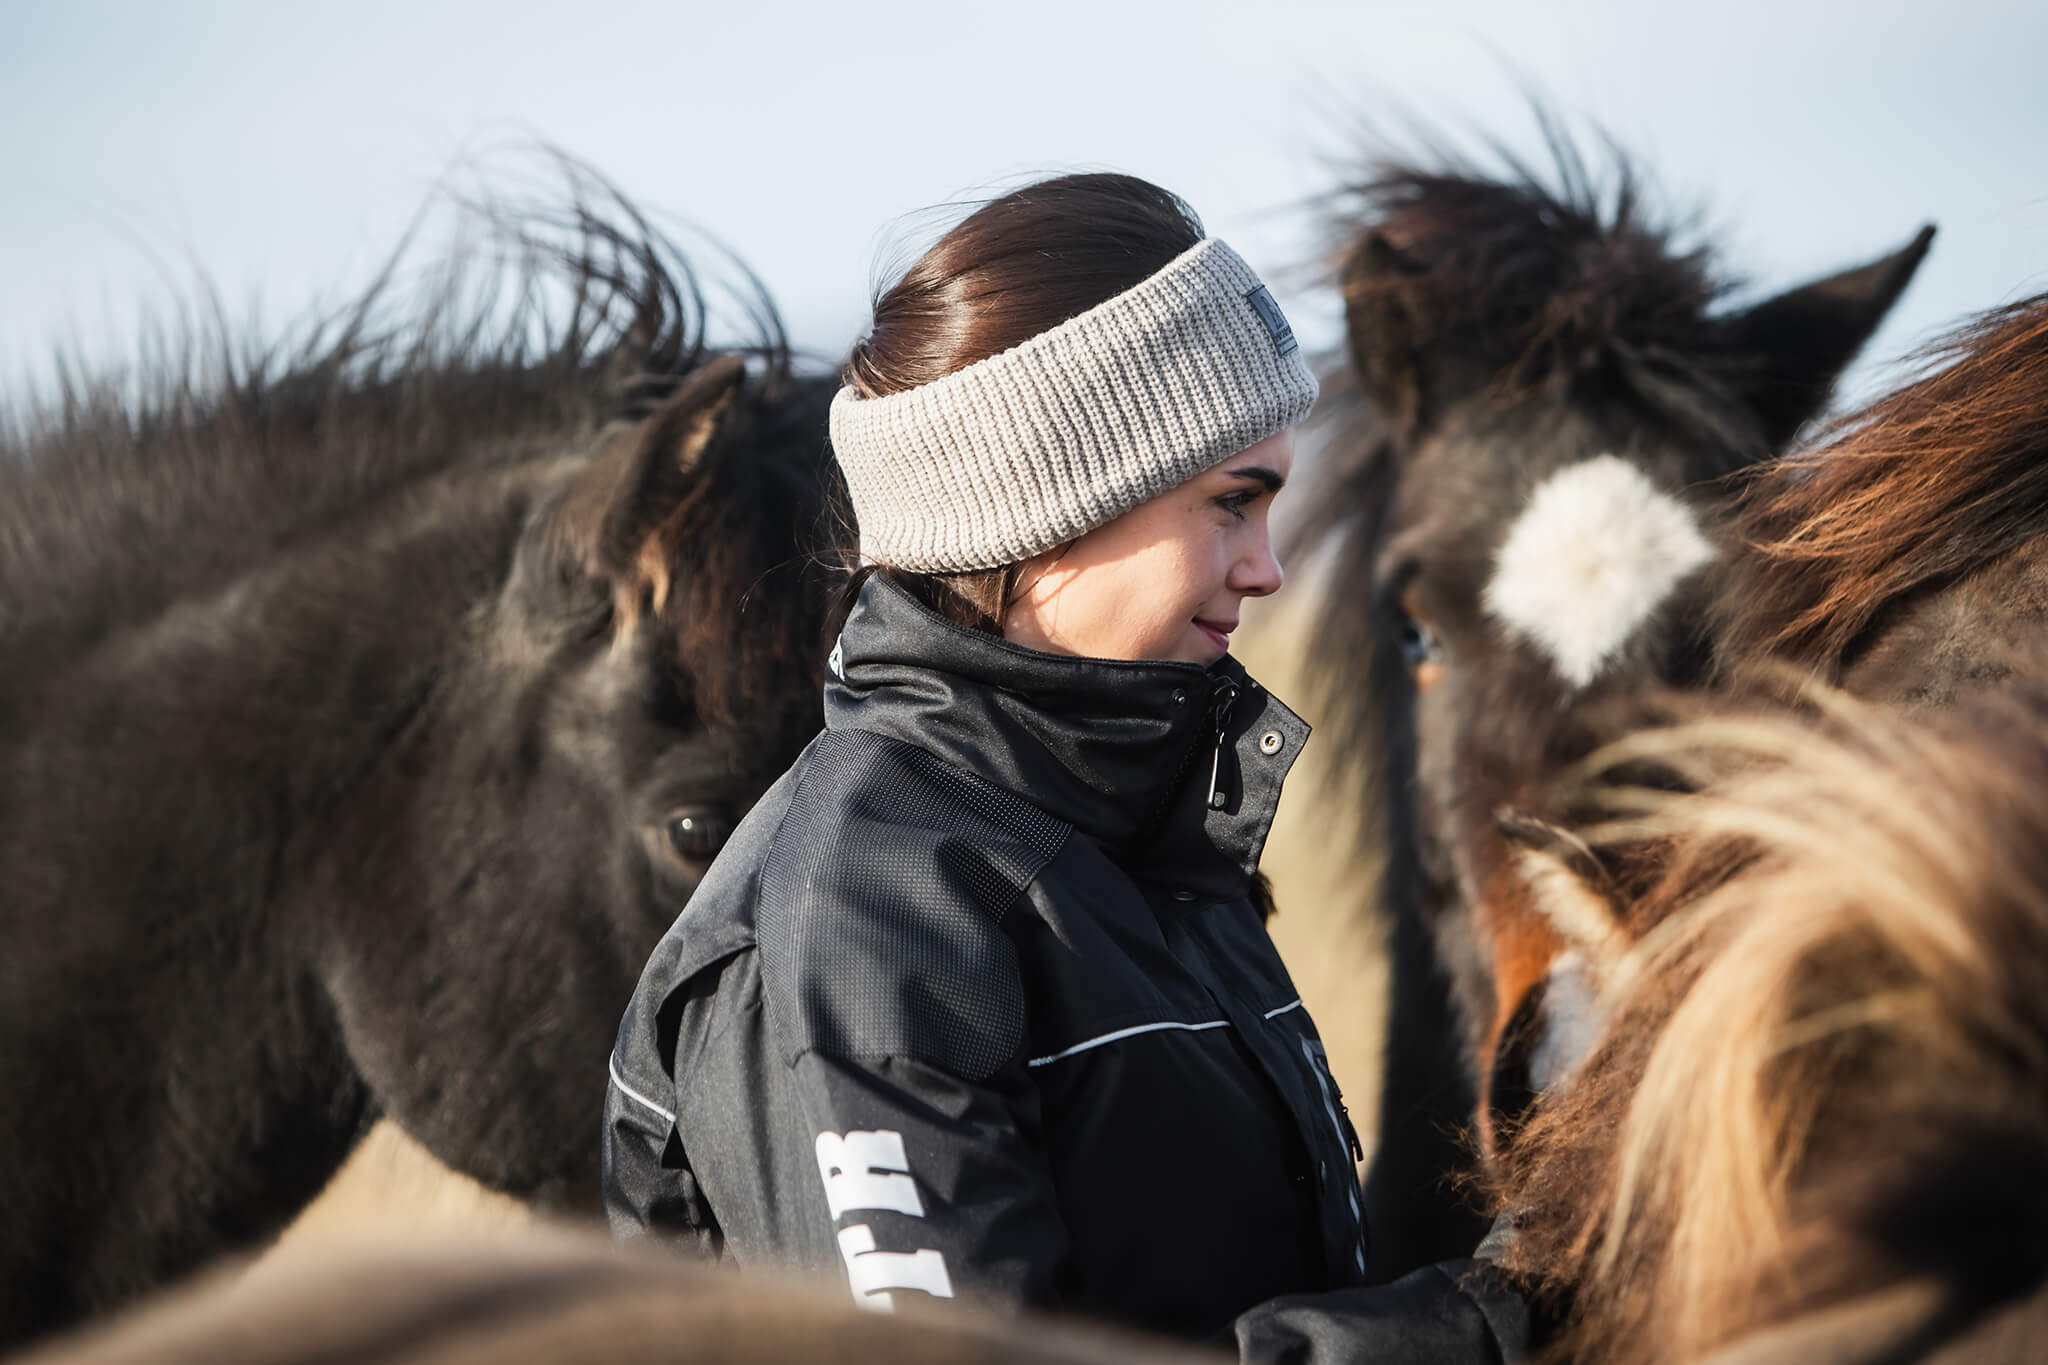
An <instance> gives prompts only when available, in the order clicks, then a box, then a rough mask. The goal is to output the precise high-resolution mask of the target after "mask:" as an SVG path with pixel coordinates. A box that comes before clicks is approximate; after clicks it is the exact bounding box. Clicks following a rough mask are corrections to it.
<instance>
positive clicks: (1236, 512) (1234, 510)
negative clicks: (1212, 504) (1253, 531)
mask: <svg viewBox="0 0 2048 1365" xmlns="http://www.w3.org/2000/svg"><path fill="white" fill-rule="evenodd" d="M1257 496H1258V494H1256V493H1253V492H1250V491H1249V490H1248V491H1246V492H1243V493H1226V494H1224V495H1223V496H1222V497H1220V498H1218V499H1216V505H1217V506H1218V507H1221V508H1222V509H1223V510H1224V511H1226V512H1228V513H1230V515H1232V516H1233V517H1236V518H1237V519H1238V520H1239V521H1243V520H1244V509H1245V508H1247V507H1249V506H1251V505H1252V499H1253V498H1255V497H1257Z"/></svg>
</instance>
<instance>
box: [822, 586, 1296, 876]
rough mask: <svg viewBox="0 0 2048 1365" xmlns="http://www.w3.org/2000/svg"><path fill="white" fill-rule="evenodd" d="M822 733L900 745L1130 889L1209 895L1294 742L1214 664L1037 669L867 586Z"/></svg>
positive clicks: (1251, 835) (1268, 805)
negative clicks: (1071, 831) (1105, 865)
mask: <svg viewBox="0 0 2048 1365" xmlns="http://www.w3.org/2000/svg"><path fill="white" fill-rule="evenodd" d="M1225 698H1229V701H1228V707H1227V711H1226V712H1225V713H1224V714H1223V715H1222V720H1223V726H1222V737H1223V742H1222V750H1223V753H1222V757H1221V760H1220V762H1219V761H1218V759H1217V747H1218V746H1217V734H1218V727H1217V719H1218V708H1219V705H1220V704H1222V703H1223V701H1224V699H1225ZM825 724H826V726H827V728H829V729H860V730H869V731H875V732H878V733H881V734H885V735H889V736H890V737H892V738H895V739H898V740H901V741H902V742H904V743H907V744H911V745H915V746H916V747H918V748H920V749H923V750H925V751H926V752H928V753H930V754H932V755H934V756H935V757H937V758H940V759H942V760H944V761H945V762H947V763H951V764H954V765H955V766H958V767H961V768H965V769H967V770H968V771H970V772H973V773H975V774H976V775H977V776H979V777H982V778H984V779H986V780H988V781H990V782H993V783H995V784H996V785H998V786H1000V787H1002V788H1004V789H1005V790H1007V791H1010V792H1012V793H1014V794H1016V795H1018V796H1020V797H1022V798H1024V799H1025V800H1027V801H1030V802H1031V803H1032V804H1033V805H1035V806H1037V807H1039V808H1040V809H1041V810H1044V811H1045V812H1046V813H1047V814H1049V815H1052V816H1054V817H1056V818H1058V819H1061V820H1064V821H1066V822H1067V823H1069V824H1071V825H1073V826H1074V827H1075V828H1077V829H1079V830H1081V831H1082V832H1083V833H1086V834H1088V835H1090V836H1091V837H1093V838H1095V839H1096V840H1097V841H1099V842H1100V843H1102V844H1103V845H1105V846H1106V847H1108V848H1109V849H1111V850H1112V851H1113V852H1114V853H1115V854H1116V855H1117V857H1118V859H1119V861H1121V862H1123V863H1124V865H1125V866H1126V867H1127V868H1129V869H1131V870H1132V871H1133V872H1134V873H1136V874H1139V875H1157V876H1159V877H1160V878H1161V879H1162V880H1170V881H1172V882H1174V883H1175V884H1176V885H1179V886H1183V887H1187V888H1189V889H1193V890H1197V891H1207V892H1211V893H1214V894H1230V893H1232V892H1234V891H1237V890H1241V889H1242V886H1243V883H1244V880H1245V878H1246V877H1248V876H1249V875H1250V873H1251V872H1252V871H1254V870H1255V869H1256V868H1257V866H1258V858H1259V853H1260V850H1261V849H1262V848H1263V846H1264V843H1265V836H1266V831H1267V830H1268V828H1270V826H1271V823H1272V816H1273V807H1274V806H1275V805H1276V804H1277V803H1278V801H1279V796H1280V780H1281V778H1283V777H1284V776H1285V774H1286V770H1287V767H1288V766H1289V765H1291V764H1292V762H1293V760H1294V756H1295V754H1297V753H1298V752H1299V751H1300V747H1301V743H1302V741H1303V740H1305V739H1306V738H1307V736H1308V727H1307V725H1306V724H1304V723H1303V722H1302V721H1301V719H1300V718H1299V717H1298V716H1295V715H1294V713H1293V712H1291V711H1288V710H1287V708H1286V707H1284V706H1281V705H1280V704H1279V702H1277V701H1275V700H1273V699H1272V698H1271V696H1270V695H1269V694H1267V693H1266V692H1265V691H1264V689H1263V688H1260V687H1259V685H1258V684H1257V683H1255V682H1253V681H1252V680H1251V679H1250V677H1249V676H1248V675H1247V674H1246V673H1245V671H1244V668H1243V666H1242V665H1241V664H1239V663H1238V662H1237V660H1235V659H1234V658H1231V657H1229V656H1228V655H1226V656H1225V657H1224V658H1222V659H1221V660H1219V661H1218V662H1217V663H1216V664H1214V665H1212V666H1211V667H1209V668H1206V669H1205V668H1203V667H1202V666H1200V665H1199V664H1191V663H1172V662H1129V661H1124V660H1116V659H1090V658H1079V657H1075V656H1071V655H1064V654H1047V653H1042V652H1040V651H1038V650H1033V649H1026V648H1024V647H1023V646H1020V645H1014V644H1010V643H1009V642H1007V641H1005V640H1002V639H999V638H997V637H995V636H991V635H984V634H982V633H980V632H978V631H972V630H968V629H966V628H965V627H963V626H958V625H955V624H954V623H952V622H950V621H948V620H946V619H945V618H943V617H941V616H939V615H938V614H937V613H935V612H933V611H932V610H931V609H930V608H928V607H926V606H925V605H924V604H923V603H922V602H919V601H918V600H917V599H916V598H915V597H913V596H911V594H910V593H909V592H907V591H905V590H904V589H903V588H901V587H900V586H898V585H897V584H895V583H892V582H890V581H889V580H888V579H887V578H886V577H884V576H883V575H881V574H879V573H877V574H873V575H871V576H870V577H869V578H868V580H867V582H866V583H865V584H863V585H862V587H861V590H860V594H859V597H858V599H857V600H856V602H855V604H854V608H853V611H852V613H851V614H850V615H849V616H848V617H847V621H846V625H845V628H844V629H843V630H842V631H841V632H840V636H839V641H838V643H837V644H836V645H835V646H834V648H833V651H832V659H831V663H830V666H829V668H828V676H827V677H826V680H825ZM1269 735H1273V736H1278V737H1279V739H1278V744H1277V746H1276V744H1275V740H1274V739H1273V738H1269V737H1268V736H1269ZM1262 741H1263V742H1262ZM1212 772H1214V774H1215V776H1216V779H1217V780H1216V784H1215V785H1216V789H1217V792H1218V798H1217V799H1218V801H1219V802H1220V805H1218V806H1216V807H1215V808H1212V806H1211V802H1210V792H1211V783H1212Z"/></svg>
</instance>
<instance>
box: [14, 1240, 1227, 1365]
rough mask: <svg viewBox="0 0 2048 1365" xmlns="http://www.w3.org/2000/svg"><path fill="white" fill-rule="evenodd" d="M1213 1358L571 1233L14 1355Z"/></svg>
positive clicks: (995, 1362)
mask: <svg viewBox="0 0 2048 1365" xmlns="http://www.w3.org/2000/svg"><path fill="white" fill-rule="evenodd" d="M1215 1359H1218V1357H1216V1356H1212V1355H1210V1354H1207V1353H1203V1352H1196V1351H1192V1350H1188V1349H1185V1348H1176V1347H1173V1346H1170V1345H1167V1344H1164V1343H1159V1342H1153V1341H1148V1340H1145V1339H1142V1338H1139V1337H1136V1336H1131V1335H1128V1334H1123V1333H1118V1332H1112V1331H1108V1330H1105V1329H1100V1328H1084V1327H1080V1326H1076V1325H1071V1324H1067V1323H1061V1322H1053V1321H1034V1322H1030V1323H1028V1324H1027V1323H1020V1322H1018V1321H1017V1320H1016V1319H1014V1318H1005V1317H996V1316H992V1315H983V1314H976V1313H971V1312H963V1311H960V1310H958V1309H951V1308H950V1306H939V1307H927V1308H924V1309H923V1310H920V1309H919V1308H918V1307H917V1306H915V1305H907V1306H905V1307H904V1308H903V1309H902V1310H901V1312H900V1313H872V1312H867V1311H864V1310H862V1309H860V1308H857V1307H855V1306H854V1305H853V1304H851V1303H849V1302H847V1300H846V1295H845V1293H844V1292H843V1291H838V1292H832V1291H827V1290H825V1289H823V1288H810V1287H802V1286H797V1285H778V1284H775V1283H774V1282H772V1281H768V1282H763V1281H760V1280H757V1279H753V1278H744V1279H742V1278H738V1277H735V1276H733V1275H730V1274H726V1273H721V1272H718V1271H713V1270H710V1269H707V1268H704V1267H701V1266H690V1265H687V1264H683V1263H680V1262H678V1261H676V1260H675V1259H674V1258H673V1257H667V1256H654V1255H649V1254H646V1253H644V1252H643V1253H641V1254H638V1255H636V1254H634V1253H632V1252H630V1251H626V1250H623V1249H621V1248H618V1247H615V1246H611V1245H608V1244H605V1243H600V1242H585V1241H581V1240H570V1239H565V1238H551V1239H532V1240H525V1241H516V1242H513V1243H510V1244H498V1245H483V1246H463V1245H450V1246H446V1247H438V1248H402V1249H401V1248H391V1247H385V1248H382V1249H377V1250H371V1249H367V1248H364V1249H357V1250H354V1251H348V1252H335V1253H330V1254H328V1255H325V1256H322V1257H319V1258H314V1259H311V1260H307V1261H304V1262H293V1263H288V1264H286V1265H285V1266H282V1267H259V1268H258V1269H256V1270H254V1271H252V1272H249V1273H248V1274H247V1275H246V1276H239V1275H238V1274H237V1273H236V1272H226V1273H222V1274H218V1275H215V1276H212V1277H209V1279H208V1280H207V1281H205V1282H202V1283H200V1284H199V1285H196V1286H194V1287H192V1288H189V1289H186V1290H183V1291H181V1292H179V1293H177V1294H174V1295H171V1296H169V1297H167V1298H164V1299H161V1300H159V1301H157V1302H155V1303H152V1304H150V1305H148V1306H146V1307H145V1308H143V1309H141V1310H139V1311H134V1312H130V1313H128V1314H126V1315H124V1316H123V1317H122V1318H120V1319H119V1320H117V1321H115V1322H114V1323H111V1324H109V1325H107V1326H104V1327H101V1328H98V1329H96V1330H94V1331H92V1332H89V1333H85V1334H81V1335H79V1336H76V1337H73V1338H70V1339H66V1340H61V1341H57V1342H53V1343H51V1344H50V1345H48V1346H47V1347H45V1348H44V1349H42V1350H40V1351H37V1352H35V1353H34V1354H32V1355H29V1356H27V1357H23V1358H22V1359H21V1361H20V1365H371V1363H372V1362H376V1363H377V1365H395V1362H400V1361H403V1362H405V1363H406V1365H483V1362H490V1365H584V1363H586V1362H587V1365H600V1363H603V1365H609V1362H613V1361H620V1360H631V1361H637V1362H643V1363H644V1365H761V1362H763V1361H775V1362H783V1361H787V1362H790V1363H791V1365H856V1362H868V1361H876V1360H887V1361H891V1362H894V1363H895V1365H942V1362H943V1363H945V1365H1167V1362H1171V1361H1181V1362H1193V1361H1210V1360H1215Z"/></svg>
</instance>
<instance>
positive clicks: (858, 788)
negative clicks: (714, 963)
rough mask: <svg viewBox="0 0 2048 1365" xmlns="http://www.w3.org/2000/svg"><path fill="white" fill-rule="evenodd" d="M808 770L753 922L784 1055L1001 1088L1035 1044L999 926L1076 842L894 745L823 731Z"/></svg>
mask: <svg viewBox="0 0 2048 1365" xmlns="http://www.w3.org/2000/svg"><path fill="white" fill-rule="evenodd" d="M808 757H809V762H808V763H807V764H806V767H805V771H804V774H803V778H802V780H801V781H800V782H799V783H798V784H797V787H796V790H795V792H794V793H793V794H792V796H791V800H790V806H789V810H788V813H787V815H786V817H785V819H784V820H783V822H782V825H781V828H780V830H779V831H778V833H777V835H776V839H775V843H774V846H773V848H772V849H771V850H770V852H769V856H768V860H767V865H766V866H765V868H764V869H763V871H762V878H761V897H760V902H759V905H758V906H757V910H756V913H757V926H756V927H757V932H758V936H759V944H760V952H761V972H762V984H763V988H764V994H765V996H766V999H767V1001H768V1005H769V1009H770V1011H771V1012H772V1013H773V1015H774V1016H775V1019H776V1021H777V1025H778V1028H779V1029H780V1031H781V1033H782V1039H783V1043H784V1046H785V1051H786V1055H787V1056H788V1058H789V1059H791V1060H794V1059H795V1057H797V1056H798V1055H800V1054H801V1053H803V1052H804V1051H806V1050H813V1049H814V1050H816V1051H819V1052H822V1053H825V1054H827V1055H832V1056H839V1057H847V1058H855V1057H878V1056H891V1057H908V1058H913V1059H915V1060H917V1061H921V1062H924V1063H926V1064H928V1065H932V1066H936V1067H940V1068H942V1069H944V1070H946V1071H948V1072H951V1073H953V1074H955V1075H958V1076H961V1077H962V1078H964V1079H967V1080H981V1079H984V1078H986V1077H987V1076H990V1075H992V1074H994V1072H995V1071H997V1070H998V1069H999V1068H1001V1067H1002V1066H1003V1064H1004V1063H1006V1062H1008V1061H1010V1060H1011V1059H1012V1058H1013V1057H1014V1056H1015V1055H1016V1054H1017V1051H1018V1049H1019V1048H1020V1047H1021V1046H1022V1043H1023V1040H1024V1017H1025V1011H1024V990H1023V983H1022V980H1021V978H1020V976H1019V973H1018V964H1017V953H1016V948H1015V946H1014V944H1013V943H1012V941H1011V939H1010V936H1009V935H1008V934H1007V933H1006V932H1005V931H1004V928H1003V920H1004V917H1005V916H1006V915H1007V914H1009V913H1010V911H1011V910H1012V908H1013V907H1014V906H1015V905H1016V904H1017V902H1018V901H1019V899H1020V897H1021V895H1022V893H1023V891H1024V889H1025V888H1026V887H1027V886H1029V885H1030V884H1031V882H1032V881H1033V879H1034V878H1036V877H1037V876H1038V874H1039V872H1040V870H1042V869H1043V868H1044V867H1045V865H1046V864H1047V863H1048V862H1050V861H1051V860H1052V858H1053V856H1054V855H1055V854H1057V853H1058V852H1059V849H1060V847H1061V846H1062V845H1063V844H1064V843H1065V842H1066V838H1067V835H1068V833H1069V832H1070V828H1071V827H1070V826H1068V825H1067V824H1065V823H1064V822H1063V821H1060V820H1056V819H1054V818H1053V817H1051V816H1049V815H1047V814H1045V813H1044V812H1043V811H1041V810H1039V809H1038V808H1037V807H1035V806H1032V805H1031V804H1030V803H1029V802H1027V801H1024V800H1022V799H1020V798H1019V797H1017V796H1015V795H1014V794H1012V793H1010V792H1006V791H1004V790H1002V789H1001V788H999V787H996V786H994V785H993V784H990V783H988V782H986V781H984V780H982V779H981V778H979V777H976V776H975V775H973V774H972V773H968V772H965V771H963V770H961V769H958V768H955V767H952V766H950V765H948V764H946V763H943V762H941V761H940V760H938V759H936V758H934V757H932V756H931V755H929V754H926V753H924V752H923V751H922V750H919V749H917V748H914V747H913V746H911V745H908V744H904V743H902V742H900V741H898V740H895V739H891V738H888V737H886V736H883V735H878V734H873V733H870V732H867V731H863V730H828V731H827V732H826V733H825V734H823V735H821V736H819V738H818V740H817V741H816V742H815V745H814V748H813V751H812V752H811V754H810V755H809V756H808Z"/></svg>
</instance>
